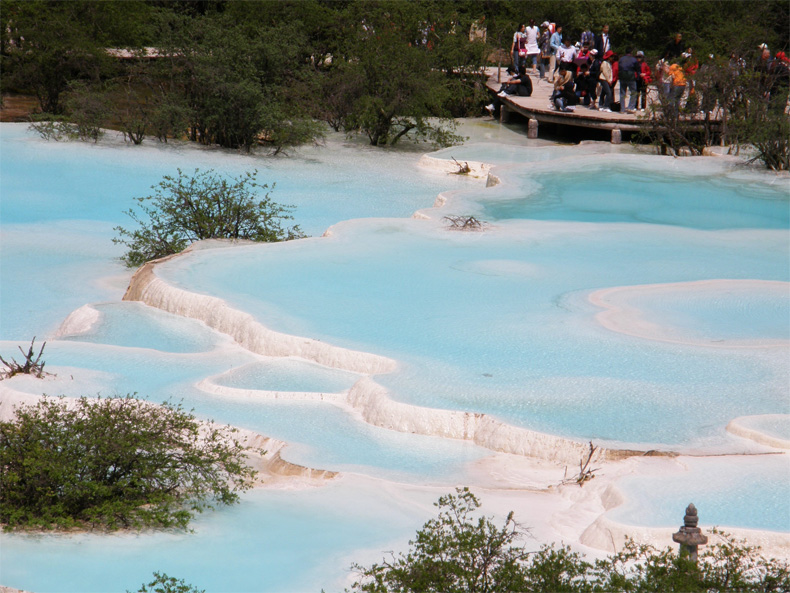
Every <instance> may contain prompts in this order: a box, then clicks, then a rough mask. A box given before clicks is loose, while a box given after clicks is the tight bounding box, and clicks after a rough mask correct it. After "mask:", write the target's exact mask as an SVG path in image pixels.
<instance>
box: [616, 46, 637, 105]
mask: <svg viewBox="0 0 790 593" xmlns="http://www.w3.org/2000/svg"><path fill="white" fill-rule="evenodd" d="M639 70H640V66H639V62H638V60H637V59H636V58H635V57H634V56H632V55H631V48H630V47H629V48H627V49H626V50H625V55H624V56H623V57H622V58H620V60H619V67H618V70H617V72H618V78H619V79H620V111H621V112H622V111H624V112H625V113H634V111H636V99H637V94H636V79H637V77H638V76H639ZM626 93H628V95H629V99H628V107H627V108H626V106H625V97H626Z"/></svg>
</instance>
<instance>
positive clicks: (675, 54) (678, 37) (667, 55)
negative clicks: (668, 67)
mask: <svg viewBox="0 0 790 593" xmlns="http://www.w3.org/2000/svg"><path fill="white" fill-rule="evenodd" d="M684 49H686V48H685V47H683V34H682V33H675V39H674V41H670V42H669V43H667V46H666V47H665V48H664V53H663V54H662V55H661V59H662V60H670V61H671V60H677V59H678V58H679V57H680V56H681V54H682V53H683V50H684Z"/></svg>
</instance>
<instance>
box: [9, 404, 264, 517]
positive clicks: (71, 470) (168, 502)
mask: <svg viewBox="0 0 790 593" xmlns="http://www.w3.org/2000/svg"><path fill="white" fill-rule="evenodd" d="M233 432H235V429H232V428H230V427H217V426H215V425H214V424H213V423H211V422H208V423H204V422H199V421H198V420H197V419H196V418H195V417H194V416H193V415H192V414H190V413H187V412H185V411H184V410H183V409H182V408H181V406H180V405H172V404H170V403H168V402H165V403H164V404H162V405H161V406H156V405H153V404H151V403H149V402H147V401H144V400H139V399H136V398H135V397H134V396H130V395H129V396H125V397H115V398H99V399H88V398H86V397H82V398H79V399H77V400H70V401H69V400H66V399H64V398H58V399H53V398H44V399H42V400H40V401H39V402H38V403H36V404H34V405H24V406H20V407H18V408H16V410H15V415H14V418H13V420H11V421H6V422H0V467H2V470H3V471H2V474H1V475H0V521H2V522H3V523H4V524H5V526H6V528H7V529H30V528H43V529H53V528H54V529H69V528H75V527H80V528H107V529H118V528H146V527H176V528H182V529H183V528H186V527H187V525H188V524H189V521H190V520H191V518H192V516H193V514H194V513H196V512H202V511H203V510H205V509H210V508H213V505H214V504H232V503H235V502H236V501H237V500H238V491H240V490H245V489H247V488H250V487H251V485H252V480H253V478H254V475H255V472H254V471H253V470H252V469H251V468H250V467H248V465H247V464H246V463H245V457H244V452H245V451H246V449H245V448H244V447H243V446H242V445H241V444H240V443H239V442H238V441H237V440H236V439H235V438H234V437H233Z"/></svg>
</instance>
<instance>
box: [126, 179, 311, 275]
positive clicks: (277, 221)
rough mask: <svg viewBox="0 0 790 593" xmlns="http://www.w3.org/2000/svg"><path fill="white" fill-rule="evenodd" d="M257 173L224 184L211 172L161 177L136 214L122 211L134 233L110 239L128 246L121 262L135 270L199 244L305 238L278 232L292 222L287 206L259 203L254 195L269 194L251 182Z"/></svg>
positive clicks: (288, 230) (298, 232) (266, 201)
mask: <svg viewBox="0 0 790 593" xmlns="http://www.w3.org/2000/svg"><path fill="white" fill-rule="evenodd" d="M257 174H258V172H257V171H253V172H247V173H244V174H242V175H240V176H238V177H235V178H234V177H232V178H230V179H225V178H222V177H220V176H218V175H217V174H216V173H214V171H213V170H208V171H203V172H201V171H200V170H199V169H195V173H194V175H192V176H187V175H185V174H184V173H183V172H182V171H181V169H178V175H177V176H176V177H171V176H169V175H168V176H165V177H164V178H163V179H162V181H160V182H159V184H158V185H155V186H153V187H152V189H153V190H154V195H152V196H146V197H142V198H135V199H136V200H137V202H138V203H139V209H140V211H139V212H138V211H137V210H134V209H130V210H128V211H127V214H128V215H129V217H130V218H131V219H132V220H133V221H134V222H135V223H137V225H138V228H135V229H131V230H127V229H125V228H123V227H120V226H118V227H115V230H116V231H118V234H119V237H116V238H115V239H113V241H114V242H115V243H120V244H123V245H126V246H127V247H129V251H128V252H127V253H126V254H125V255H124V256H123V258H122V259H123V260H124V261H125V262H126V264H127V265H128V266H129V267H137V266H139V265H142V264H143V263H145V262H146V261H149V260H151V259H157V258H160V257H164V256H167V255H172V254H174V253H179V252H180V251H183V250H184V249H185V248H186V247H187V246H189V244H190V243H193V242H194V241H200V240H202V239H246V240H250V241H266V242H272V241H285V240H289V239H297V238H301V237H304V235H303V234H302V232H301V230H300V229H299V226H298V225H297V226H292V227H283V221H286V220H290V219H292V216H291V215H290V212H291V207H290V206H282V205H280V204H277V203H276V202H273V201H272V200H271V199H270V198H269V194H268V193H266V194H264V196H263V198H259V197H257V196H256V192H257V191H259V190H260V191H265V190H266V189H268V187H269V186H268V185H267V184H263V185H260V184H258V183H257V182H256V176H257Z"/></svg>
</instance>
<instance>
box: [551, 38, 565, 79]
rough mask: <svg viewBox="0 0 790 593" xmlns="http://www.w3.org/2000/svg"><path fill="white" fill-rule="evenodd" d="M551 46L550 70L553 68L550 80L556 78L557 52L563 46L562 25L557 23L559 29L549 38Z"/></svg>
mask: <svg viewBox="0 0 790 593" xmlns="http://www.w3.org/2000/svg"><path fill="white" fill-rule="evenodd" d="M549 47H550V48H551V56H550V58H549V70H551V73H550V77H549V82H551V81H553V80H554V75H555V74H556V72H557V52H558V51H559V49H560V48H561V47H562V25H557V29H556V30H555V31H554V33H553V34H552V36H551V39H550V40H549Z"/></svg>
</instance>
